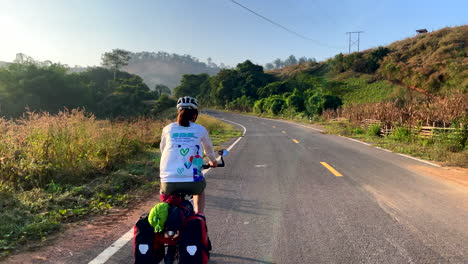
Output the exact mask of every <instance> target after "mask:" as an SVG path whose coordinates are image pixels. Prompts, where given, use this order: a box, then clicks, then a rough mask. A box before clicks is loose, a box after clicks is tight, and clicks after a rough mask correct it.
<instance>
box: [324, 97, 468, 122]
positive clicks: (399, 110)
mask: <svg viewBox="0 0 468 264" xmlns="http://www.w3.org/2000/svg"><path fill="white" fill-rule="evenodd" d="M323 116H324V117H325V118H327V119H336V118H346V119H348V120H349V121H351V122H361V121H362V120H364V119H376V120H380V121H381V122H382V123H383V124H384V125H385V126H390V127H394V126H419V125H433V126H444V127H445V126H450V125H451V124H452V123H453V122H454V121H456V120H458V121H460V119H462V118H465V119H466V118H468V94H466V93H456V94H452V95H451V96H448V97H434V98H430V99H425V100H421V99H417V98H412V99H409V100H406V101H403V100H401V99H396V100H395V101H393V102H380V103H370V104H359V105H358V104H355V105H348V106H345V107H343V108H340V109H337V110H327V111H325V112H324V113H323ZM461 122H463V121H461ZM465 122H466V121H465Z"/></svg>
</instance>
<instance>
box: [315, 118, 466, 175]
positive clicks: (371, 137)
mask: <svg viewBox="0 0 468 264" xmlns="http://www.w3.org/2000/svg"><path fill="white" fill-rule="evenodd" d="M323 124H324V125H325V127H326V130H327V133H330V134H338V135H342V136H347V137H351V138H355V139H359V140H362V141H366V142H369V143H372V144H373V145H375V146H379V147H382V148H385V149H389V150H391V151H394V152H398V153H404V154H408V155H411V156H415V157H419V158H422V159H426V160H432V161H436V162H440V163H443V164H444V165H447V166H460V167H467V166H468V146H467V143H466V139H465V141H464V140H463V138H462V137H463V136H462V134H461V133H467V132H466V131H465V132H462V131H459V132H455V133H440V134H436V135H435V136H433V137H432V138H424V137H420V136H418V135H414V134H413V133H411V131H409V130H408V129H407V128H402V127H400V128H396V129H395V131H394V132H393V133H392V134H390V135H389V136H387V137H381V136H378V135H377V128H378V127H376V126H375V125H374V126H370V127H368V128H362V127H360V126H358V125H356V124H353V123H350V122H348V121H339V122H331V121H328V122H324V123H323ZM462 142H465V143H462Z"/></svg>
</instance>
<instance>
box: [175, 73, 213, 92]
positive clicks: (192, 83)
mask: <svg viewBox="0 0 468 264" xmlns="http://www.w3.org/2000/svg"><path fill="white" fill-rule="evenodd" d="M208 78H209V76H208V74H198V75H196V74H185V75H184V76H182V80H181V82H180V85H179V86H177V87H176V88H175V89H174V95H175V96H176V97H182V96H192V97H197V96H198V95H200V93H201V87H202V85H203V83H206V84H207V83H208Z"/></svg>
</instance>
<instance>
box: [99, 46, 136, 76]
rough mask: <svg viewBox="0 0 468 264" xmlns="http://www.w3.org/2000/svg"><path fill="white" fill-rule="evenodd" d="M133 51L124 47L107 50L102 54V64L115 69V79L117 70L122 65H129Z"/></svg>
mask: <svg viewBox="0 0 468 264" xmlns="http://www.w3.org/2000/svg"><path fill="white" fill-rule="evenodd" d="M130 58H131V53H130V52H129V51H126V50H123V49H113V50H112V52H105V53H104V54H103V55H102V56H101V59H102V62H101V64H102V65H103V66H104V67H108V68H110V69H111V70H113V71H114V80H115V77H116V74H117V71H118V70H119V69H120V68H121V67H122V66H126V65H128V62H129V61H130Z"/></svg>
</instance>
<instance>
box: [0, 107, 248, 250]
mask: <svg viewBox="0 0 468 264" xmlns="http://www.w3.org/2000/svg"><path fill="white" fill-rule="evenodd" d="M169 122H171V121H170V120H165V121H162V120H152V119H136V120H123V121H117V122H110V121H107V120H96V119H95V118H94V117H93V116H89V115H87V114H86V113H84V112H81V111H71V112H64V113H60V114H58V115H55V116H52V115H49V114H47V113H42V114H35V113H29V114H28V115H26V116H25V117H24V118H22V119H19V120H4V119H0V130H2V132H3V133H2V135H1V136H0V162H1V163H0V165H1V166H0V173H1V174H0V257H5V256H7V255H8V254H10V253H11V252H12V251H14V250H15V249H17V248H18V247H21V246H23V245H25V244H27V243H28V242H31V241H40V240H45V239H47V237H48V236H49V235H50V234H52V233H54V232H56V231H57V230H60V229H61V228H63V224H64V223H69V222H74V221H77V220H80V219H82V218H84V217H86V216H88V215H90V214H101V213H105V212H106V211H107V210H108V209H110V208H112V207H115V206H119V207H125V206H127V205H128V203H129V202H130V201H131V200H132V199H134V198H135V196H136V195H141V194H145V193H150V192H154V191H156V190H158V189H159V181H158V180H159V175H158V173H159V158H160V153H159V149H158V147H159V141H160V133H161V129H162V128H163V127H164V126H165V125H166V124H168V123H169ZM199 123H200V124H202V125H204V126H205V127H206V128H207V130H208V131H209V133H210V135H211V138H212V140H213V143H214V144H215V145H220V144H222V142H224V141H226V140H229V139H230V138H232V137H236V136H239V135H240V132H239V131H237V130H235V129H234V128H233V127H232V126H231V125H229V124H225V123H223V122H221V121H219V120H216V119H214V118H211V117H208V116H204V115H201V116H200V117H199Z"/></svg>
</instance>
